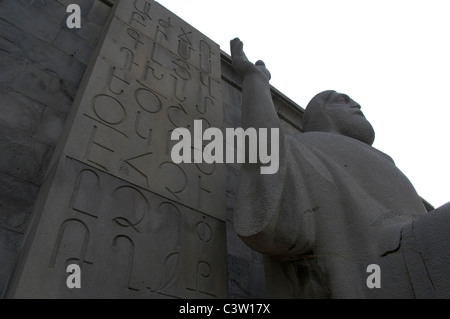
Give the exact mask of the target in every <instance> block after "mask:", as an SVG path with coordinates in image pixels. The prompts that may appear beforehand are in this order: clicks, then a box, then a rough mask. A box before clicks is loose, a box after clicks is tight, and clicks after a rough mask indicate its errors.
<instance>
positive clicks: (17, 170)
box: [0, 126, 51, 184]
mask: <svg viewBox="0 0 450 319" xmlns="http://www.w3.org/2000/svg"><path fill="white" fill-rule="evenodd" d="M50 152H51V149H50V147H49V146H48V145H45V144H41V143H38V142H37V141H36V140H34V139H32V138H31V137H30V136H29V135H26V134H24V133H21V132H19V131H16V130H13V129H9V128H5V127H1V126H0V153H1V154H2V156H1V157H0V172H3V173H5V174H8V175H10V176H14V177H17V178H19V179H22V180H24V181H29V182H31V183H35V184H39V183H40V181H42V178H43V166H44V165H45V163H48V161H49V155H50Z"/></svg>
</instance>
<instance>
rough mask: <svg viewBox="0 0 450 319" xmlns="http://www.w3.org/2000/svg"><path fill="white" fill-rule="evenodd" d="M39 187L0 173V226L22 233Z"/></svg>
mask: <svg viewBox="0 0 450 319" xmlns="http://www.w3.org/2000/svg"><path fill="white" fill-rule="evenodd" d="M38 191H39V187H38V186H36V185H34V184H31V183H26V182H23V181H20V180H18V179H17V178H14V177H11V176H9V175H6V174H3V173H0V207H1V212H0V228H5V229H9V230H12V231H14V232H18V233H24V232H25V230H26V227H27V225H28V219H29V217H30V214H31V211H32V209H33V205H34V202H35V200H36V197H37V194H38Z"/></svg>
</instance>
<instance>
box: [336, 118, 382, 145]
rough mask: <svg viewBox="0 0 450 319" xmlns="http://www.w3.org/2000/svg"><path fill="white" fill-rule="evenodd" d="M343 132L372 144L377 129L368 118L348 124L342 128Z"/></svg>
mask: <svg viewBox="0 0 450 319" xmlns="http://www.w3.org/2000/svg"><path fill="white" fill-rule="evenodd" d="M341 134H343V135H345V136H348V137H351V138H354V139H356V140H359V141H361V142H363V143H366V144H368V145H372V144H373V142H374V140H375V131H374V129H373V127H372V125H371V124H370V123H369V122H368V121H367V120H365V121H361V122H358V123H354V124H353V125H351V126H347V127H346V128H344V129H343V130H341Z"/></svg>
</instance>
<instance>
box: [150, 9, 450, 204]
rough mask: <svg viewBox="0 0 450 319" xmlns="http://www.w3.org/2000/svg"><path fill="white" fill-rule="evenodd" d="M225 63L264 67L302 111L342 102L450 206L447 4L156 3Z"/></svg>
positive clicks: (419, 184) (436, 199)
mask: <svg viewBox="0 0 450 319" xmlns="http://www.w3.org/2000/svg"><path fill="white" fill-rule="evenodd" d="M158 2H159V3H161V4H162V5H163V6H165V7H166V8H167V9H169V10H170V11H172V12H173V13H175V14H176V15H178V16H179V17H180V18H182V19H183V20H185V21H186V22H188V23H189V24H191V25H192V26H193V27H195V28H196V29H197V30H199V31H200V32H202V33H203V34H205V35H206V36H207V37H209V38H210V39H211V40H213V41H214V42H216V43H218V44H219V45H220V47H221V49H222V50H223V51H225V52H227V53H228V54H230V49H229V41H230V40H231V39H232V38H234V37H239V38H240V39H241V40H242V41H243V42H244V50H245V52H246V54H247V57H248V58H249V59H250V60H251V61H253V62H255V61H256V60H258V59H261V60H263V61H264V62H265V63H266V66H267V68H268V69H269V70H270V71H271V74H272V80H271V84H272V85H273V86H274V87H275V88H277V89H278V90H279V91H281V92H282V93H283V94H285V95H286V96H287V97H289V98H290V99H292V100H293V101H294V102H296V103H297V104H299V105H300V106H302V107H306V105H307V103H308V102H309V100H310V99H311V98H312V97H313V96H314V95H315V94H316V93H319V92H321V91H323V90H328V89H334V90H336V91H339V92H343V93H347V94H348V95H350V97H352V98H353V99H354V100H355V101H357V102H358V103H360V104H361V106H362V111H363V112H364V114H365V115H366V117H367V118H368V120H369V121H370V122H371V123H372V125H373V127H374V129H375V133H376V137H375V143H374V145H373V146H374V147H376V148H377V149H379V150H381V151H383V152H385V153H387V154H388V155H390V156H391V157H392V158H393V159H394V161H395V162H396V164H397V166H398V167H399V168H400V169H401V170H402V171H403V172H404V173H405V174H406V176H408V178H409V179H410V180H411V182H412V183H413V185H414V186H415V188H416V190H417V191H418V193H419V195H420V196H422V197H423V198H425V199H426V200H427V201H429V202H430V203H431V204H432V205H434V206H435V207H438V206H440V205H442V204H444V203H446V202H448V201H450V192H449V190H450V187H449V183H450V168H449V165H450V150H449V139H450V125H449V115H450V94H449V93H450V1H448V0H441V1H439V0H427V1H424V0H422V1H415V0H408V1H406V0H390V1H388V0H377V1H365V0H353V1H351V0H341V1H337V0H334V1H333V0H314V1H312V0H310V1H303V0H278V1H268V0H240V1H237V0H226V1H218V0H159V1H158Z"/></svg>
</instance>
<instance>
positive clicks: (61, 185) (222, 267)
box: [0, 0, 302, 298]
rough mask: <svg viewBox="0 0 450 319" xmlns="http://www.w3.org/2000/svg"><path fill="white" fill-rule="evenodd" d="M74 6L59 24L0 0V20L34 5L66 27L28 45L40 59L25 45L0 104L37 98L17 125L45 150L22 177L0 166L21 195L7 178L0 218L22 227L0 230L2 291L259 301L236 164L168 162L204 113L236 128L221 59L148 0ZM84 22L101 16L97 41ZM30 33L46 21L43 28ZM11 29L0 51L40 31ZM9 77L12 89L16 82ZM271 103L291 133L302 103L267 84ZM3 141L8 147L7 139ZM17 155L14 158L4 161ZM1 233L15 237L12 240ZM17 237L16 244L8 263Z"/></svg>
mask: <svg viewBox="0 0 450 319" xmlns="http://www.w3.org/2000/svg"><path fill="white" fill-rule="evenodd" d="M81 2H82V12H83V19H84V20H83V22H82V23H83V27H82V29H80V30H79V31H72V30H68V29H66V28H64V27H63V26H62V24H63V22H64V21H63V19H64V17H65V12H63V11H62V9H65V6H64V5H67V4H68V3H67V4H66V3H65V1H54V2H52V1H50V2H49V1H47V2H41V1H34V2H33V1H31V2H30V1H28V2H27V1H21V0H19V1H18V2H17V3H18V4H14V2H13V1H8V0H5V1H3V2H1V3H0V18H2V17H4V18H5V19H6V14H5V13H4V12H6V11H7V10H9V12H10V14H9V18H8V19H10V20H11V13H14V14H15V15H22V16H25V15H27V14H29V13H27V12H31V11H33V10H35V11H36V12H35V13H36V14H37V16H36V17H35V19H36V21H35V22H36V23H38V24H39V23H40V22H39V21H41V20H45V17H46V16H45V12H50V10H51V9H52V8H53V9H55V8H56V9H58V10H59V11H57V12H59V14H60V15H59V16H58V18H54V19H56V20H58V21H60V22H59V23H60V25H58V26H55V25H52V26H53V27H55V28H56V29H57V31H58V30H59V31H58V32H59V33H61V34H64V35H65V36H64V37H63V36H61V37H60V40H58V34H59V33H58V32H57V31H54V30H53V29H52V32H53V33H55V35H54V37H53V38H52V39H51V40H46V41H47V42H46V43H45V44H44V43H41V42H42V41H41V40H34V41H36V43H39V45H40V47H39V49H40V50H41V51H40V52H41V53H39V54H40V55H39V57H40V58H39V59H38V58H36V62H35V63H30V59H31V58H32V57H31V58H30V53H28V54H27V57H26V58H25V57H24V58H23V59H24V60H25V62H24V63H25V69H26V68H30V71H29V72H34V73H33V74H35V75H34V76H30V75H31V73H30V74H28V77H27V78H26V79H27V81H28V82H27V83H23V84H21V85H22V86H23V89H20V87H19V86H18V88H17V93H16V91H14V92H15V93H14V94H16V95H14V96H11V97H10V100H11V101H13V102H14V108H13V107H9V108H8V109H7V112H6V114H13V115H14V112H19V111H17V110H22V109H25V108H26V109H27V110H28V109H31V108H33V107H36V108H37V106H40V107H41V108H42V110H40V112H37V111H36V112H35V113H36V114H35V113H33V112H31V111H30V114H32V115H30V116H29V117H30V120H28V122H32V120H31V119H33V117H32V116H34V117H36V118H39V119H41V120H40V121H42V122H43V123H44V124H42V125H41V126H39V127H38V128H37V129H36V128H34V131H33V132H36V131H37V133H29V135H30V134H31V136H32V140H29V141H28V145H29V146H30V147H31V148H32V149H33V150H36V149H37V150H38V151H39V147H41V148H44V149H46V147H47V148H48V150H46V152H42V151H40V152H41V153H44V154H45V156H43V157H42V159H40V161H39V165H38V166H39V170H35V171H36V172H39V173H36V172H35V171H33V172H32V173H30V176H32V179H33V178H34V180H33V182H32V183H24V182H23V179H22V178H21V177H17V175H14V173H13V172H12V171H13V166H12V165H11V164H10V165H9V167H8V166H7V165H3V166H2V171H1V172H2V175H1V176H2V178H3V179H4V180H5V181H6V185H16V184H18V185H20V187H21V188H20V189H21V191H20V192H19V193H18V194H19V195H20V197H19V198H17V199H12V198H13V196H16V197H17V196H19V195H13V194H12V193H10V194H8V193H7V191H6V189H7V186H5V192H4V193H3V195H2V196H3V197H2V198H3V200H4V202H7V203H9V210H8V211H7V212H6V213H4V212H3V211H2V212H1V214H2V215H1V216H0V217H1V218H2V219H1V220H3V219H5V218H6V220H7V221H8V223H9V224H11V223H12V222H11V221H14V220H15V219H20V218H22V220H23V221H22V222H21V224H20V225H21V226H20V228H18V229H11V228H12V227H11V226H5V227H3V226H2V225H1V226H2V227H0V233H1V234H2V236H3V237H4V238H6V239H3V238H0V245H3V246H4V247H5V248H3V246H1V247H0V248H1V249H0V255H1V256H2V262H1V263H0V264H2V267H3V268H2V269H1V271H0V276H3V277H2V278H3V282H2V281H0V290H1V289H2V287H5V280H6V278H7V277H8V276H9V275H10V273H11V270H12V269H14V272H13V276H12V277H11V279H10V282H9V285H8V286H7V288H5V291H4V293H5V296H6V297H12V298H14V297H16V298H17V297H19V298H20V297H39V298H73V297H83V298H91V297H106V298H167V297H169V298H171V297H174V298H227V297H228V298H259V297H265V296H266V295H267V292H266V291H267V287H266V286H267V284H266V278H265V276H266V272H265V268H264V262H263V258H262V256H261V255H260V254H258V253H256V252H254V251H252V250H251V249H249V248H248V247H247V246H246V245H245V244H243V243H242V242H241V241H240V239H239V238H238V237H237V236H236V234H235V232H234V229H233V226H232V214H233V205H234V197H235V190H236V185H237V178H238V175H239V168H240V167H239V165H238V164H205V163H197V164H194V163H190V164H184V163H181V164H175V163H173V162H172V161H171V157H170V150H171V147H172V145H173V143H174V142H173V141H171V140H170V134H171V132H172V130H173V129H174V128H176V127H186V128H188V129H189V130H190V131H191V132H193V121H194V120H195V119H201V120H202V122H203V128H204V129H205V128H207V127H218V128H226V127H239V126H240V98H241V97H240V96H241V93H240V79H239V78H238V77H237V76H236V74H235V73H234V72H233V70H232V68H231V65H230V60H229V57H228V56H227V55H226V54H225V53H223V52H222V51H221V50H220V48H219V47H218V45H217V44H215V43H214V42H213V41H211V40H210V39H208V38H206V37H205V36H204V35H202V34H201V33H200V32H198V31H197V30H196V29H195V28H193V27H192V26H190V25H188V24H186V23H185V22H184V21H183V20H181V19H180V18H178V17H177V16H175V15H174V14H172V13H171V12H170V11H168V10H166V9H165V8H163V7H162V6H160V5H159V4H158V3H157V2H154V1H149V0H147V1H144V0H136V1H124V0H122V1H115V2H116V3H115V6H114V7H113V8H111V7H110V6H108V5H106V4H105V1H87V0H86V1H81ZM83 8H84V9H86V8H91V11H88V10H84V9H83ZM95 8H96V9H95ZM19 9H23V10H25V11H23V12H22V13H19V11H18V10H19ZM5 10H6V11H5ZM27 10H28V11H27ZM37 10H39V11H37ZM46 10H47V11H46ZM24 12H25V13H24ZM33 12H34V11H33ZM100 17H101V18H102V19H100ZM107 17H109V19H108V20H107ZM90 18H92V20H93V21H96V22H97V21H102V25H103V26H104V28H105V29H104V32H103V35H102V36H101V37H100V33H99V30H100V27H90V28H88V26H89V25H93V22H91V21H90V20H89V19H90ZM94 18H95V19H94ZM1 21H3V20H0V22H1ZM4 23H6V24H8V23H9V24H11V22H10V21H5V22H4ZM85 26H86V27H85ZM42 27H48V28H49V30H50V29H51V26H50V25H48V26H47V25H46V24H45V23H44V22H42ZM22 28H24V29H20V32H18V33H17V34H18V35H17V40H16V41H15V42H14V41H12V42H11V41H10V39H11V36H9V37H7V36H5V39H7V40H8V41H3V42H2V45H3V46H5V43H6V45H9V43H10V42H11V43H15V45H16V47H18V48H24V47H27V46H29V45H30V44H29V43H28V39H29V38H31V37H33V36H40V37H42V36H43V34H47V33H44V32H42V35H41V34H40V33H36V32H39V31H32V30H31V26H28V27H27V26H25V27H24V26H22ZM83 28H84V29H83ZM10 29H11V30H15V29H14V26H11V27H10ZM8 30H9V29H8ZM49 30H47V31H49ZM2 31H3V30H2ZM2 31H0V32H2ZM94 31H97V32H94ZM11 32H13V31H11ZM33 32H34V33H36V34H33ZM90 32H92V33H95V37H94V36H93V35H92V34H91V35H90V36H92V38H93V40H92V42H89V46H87V45H85V44H84V42H83V41H82V40H80V39H83V36H86V34H88V35H89V34H90ZM12 34H15V33H12ZM19 34H20V36H19ZM74 34H75V35H74ZM63 39H64V40H63ZM95 43H98V45H97V48H96V50H95V52H94V45H95ZM55 47H58V49H57V50H55V49H54V48H55ZM84 47H89V49H90V51H89V50H87V49H84V50H82V48H84ZM2 48H3V47H2ZM11 48H12V49H11V50H12V51H11V52H9V53H8V58H10V59H16V58H17V57H20V52H22V51H20V50H19V49H17V48H15V47H12V46H11ZM78 48H81V49H78ZM21 50H23V49H21ZM52 50H55V52H57V53H58V54H59V55H60V56H61V57H64V59H65V60H64V59H62V58H61V59H60V60H62V61H63V62H61V61H59V60H58V61H57V62H53V63H57V64H58V63H59V64H60V63H64V61H66V63H67V65H58V66H56V65H55V66H53V65H52V64H51V62H50V61H51V60H53V58H52V57H53V56H51V53H49V52H52ZM3 51H5V50H2V52H0V53H1V54H3V53H4V52H3ZM80 52H84V53H83V54H81V53H80ZM22 54H23V52H22ZM36 54H37V53H36ZM52 54H56V53H52ZM89 60H90V61H91V62H90V64H89V67H88V68H87V69H86V71H85V69H84V67H83V68H81V69H80V71H79V72H81V73H80V75H78V76H77V77H75V78H73V77H71V76H69V75H71V74H72V73H71V70H72V69H70V67H69V66H71V65H72V64H74V65H77V63H78V62H79V63H81V64H83V65H84V66H85V65H86V63H87V61H89ZM71 61H73V62H71ZM77 61H78V62H77ZM82 61H83V62H82ZM52 66H53V69H51V71H49V68H50V67H52ZM44 69H45V71H44ZM72 72H73V71H72ZM11 73H13V72H11ZM83 73H84V77H83V81H82V82H81V83H80V79H81V76H82V75H83ZM20 76H22V75H21V73H20V72H19V75H18V78H19V79H20ZM64 76H67V80H65V79H64ZM33 79H34V81H35V82H30V81H33ZM69 80H70V81H71V82H69ZM23 81H25V79H23ZM2 83H4V82H2ZM12 83H13V84H12V86H13V87H14V86H15V85H18V84H15V83H20V81H19V82H17V81H16V80H14V81H13V82H12ZM69 83H70V85H69ZM4 85H5V86H7V84H4ZM10 85H11V84H10ZM39 85H40V86H41V87H42V88H43V90H44V92H41V90H39V88H38V86H39ZM27 86H28V87H27ZM67 88H70V90H71V92H72V93H70V94H69V93H67ZM65 89H66V91H65ZM47 90H48V91H50V92H49V93H46V91H47ZM21 92H22V93H21ZM25 92H27V94H28V95H29V96H30V97H28V96H27V97H25V96H24V93H25ZM75 92H76V94H77V95H76V99H75V100H73V96H74V95H75ZM5 94H11V93H5ZM63 96H64V97H65V98H66V99H68V100H67V101H66V100H64V99H63ZM67 96H69V98H68V97H67ZM273 98H274V103H275V105H276V107H277V111H278V113H279V114H280V117H281V118H282V119H283V120H284V121H283V125H284V126H285V129H286V130H288V131H289V130H298V129H300V127H299V126H298V123H300V119H301V114H302V113H301V110H300V108H299V107H298V106H296V105H295V104H294V103H292V102H291V101H290V100H289V99H287V98H286V97H284V96H283V95H282V94H281V93H280V92H278V91H276V90H275V89H273ZM37 101H39V102H37ZM44 103H46V104H44ZM35 104H36V105H35ZM41 104H42V105H41ZM66 104H68V105H67V106H66V107H65V108H64V109H65V110H69V109H70V114H69V115H68V116H67V119H66V115H67V112H66V113H64V116H62V115H61V116H60V117H57V116H56V115H54V114H53V113H52V112H53V108H55V107H61V106H63V105H66ZM3 105H5V106H4V107H5V108H6V107H7V106H6V104H3ZM20 107H22V108H20ZM46 110H47V111H46ZM21 112H22V114H23V112H25V111H21ZM57 114H60V113H57ZM9 116H10V118H8V119H6V120H5V121H4V122H5V123H7V125H8V127H9V128H5V131H7V133H8V134H12V133H11V132H14V134H18V133H15V132H16V131H17V132H19V131H23V129H25V128H26V127H27V125H28V126H32V125H35V124H30V123H28V122H26V123H18V122H17V121H16V122H14V121H13V120H12V115H9ZM63 124H64V125H65V126H64V131H63V132H62V133H61V128H62V126H63ZM24 127H25V128H24ZM27 129H29V128H27ZM29 130H31V129H29ZM33 134H34V135H33ZM44 137H45V138H47V140H51V141H52V142H51V143H50V144H49V146H45V147H44V146H40V144H39V142H38V139H39V140H44V139H45V138H44ZM56 141H58V145H57V146H56V149H55V150H54V147H55V144H56ZM5 145H8V146H9V147H10V146H11V145H15V144H14V141H13V139H9V140H8V141H6V142H5ZM196 151H200V150H196V149H193V152H196ZM36 152H37V151H35V153H34V154H36ZM41 153H39V154H41ZM51 154H52V159H51V160H50V155H51ZM34 157H36V156H34ZM15 158H18V155H17V154H16V153H15V154H12V155H11V159H15ZM27 164H28V162H27ZM16 165H17V167H20V168H21V169H22V168H26V167H27V166H26V164H25V163H20V162H19V163H17V164H16ZM47 168H48V169H47ZM45 171H47V172H46V173H45V174H44V172H45ZM44 176H45V182H44V183H43V184H42V180H43V179H44V178H43V177H44ZM18 181H20V182H18ZM22 184H23V185H22ZM41 185H42V186H41ZM25 186H26V187H25ZM38 191H39V197H38V199H37V200H36V201H35V198H36V195H37V193H38ZM21 198H26V199H27V200H26V201H21ZM19 203H20V204H19ZM32 205H34V210H33V213H31V214H30V210H31V206H32ZM30 215H31V221H28V216H30ZM25 226H27V227H28V230H27V232H26V236H25V238H24V239H23V240H22V238H21V237H22V235H21V233H23V232H24V231H25ZM19 230H20V231H19ZM11 233H12V234H13V235H15V234H16V233H17V235H15V237H14V236H13V237H14V238H13V240H14V242H12V240H11V239H10V238H11V236H12V235H11ZM4 234H6V235H4ZM8 236H9V237H8ZM19 243H23V245H22V247H21V249H20V254H19V257H18V258H17V261H16V264H15V266H13V265H14V260H16V258H15V257H16V251H17V250H18V247H19ZM73 263H76V264H78V265H79V266H80V268H81V273H82V288H81V289H68V288H67V286H66V278H67V276H68V274H67V273H66V266H67V265H68V264H73ZM268 282H270V280H269V281H268Z"/></svg>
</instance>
